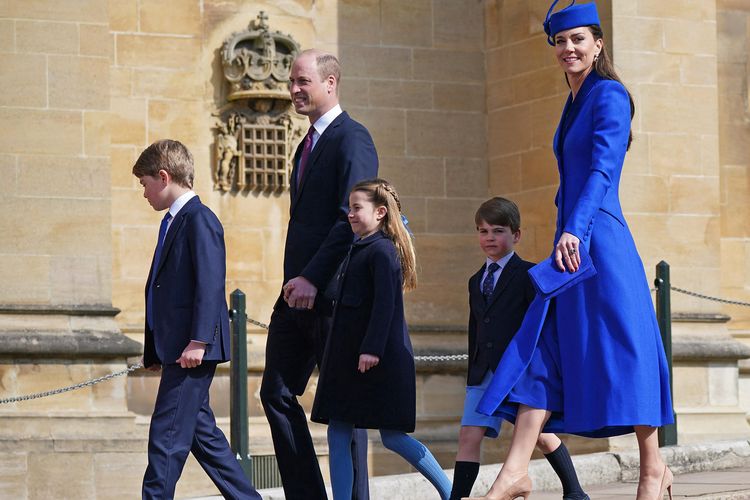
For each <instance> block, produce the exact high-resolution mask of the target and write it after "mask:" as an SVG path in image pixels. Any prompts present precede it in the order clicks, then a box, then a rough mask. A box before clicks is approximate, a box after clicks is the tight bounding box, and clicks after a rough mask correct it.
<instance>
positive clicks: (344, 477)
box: [328, 420, 451, 500]
mask: <svg viewBox="0 0 750 500" xmlns="http://www.w3.org/2000/svg"><path fill="white" fill-rule="evenodd" d="M353 431H354V425H352V424H350V423H347V422H341V421H339V420H331V421H330V422H329V423H328V454H329V456H328V461H329V464H330V470H331V487H332V488H333V499H334V500H349V499H350V498H351V497H352V484H353V482H354V469H353V465H352V453H351V443H352V432H353ZM380 438H381V439H382V441H383V446H385V447H386V448H388V449H389V450H391V451H393V452H396V453H398V454H399V455H401V456H402V457H403V458H404V460H406V461H407V462H409V463H410V464H411V465H412V466H413V467H414V468H415V469H417V470H418V471H419V472H420V473H421V474H422V475H423V476H424V477H426V478H427V480H428V481H429V482H430V483H432V485H433V486H434V487H435V488H436V489H437V490H438V493H440V498H441V499H442V500H448V498H449V497H450V494H451V482H450V480H449V479H448V476H446V475H445V472H443V469H442V468H441V467H440V465H439V464H438V463H437V460H435V457H433V456H432V453H430V450H428V449H427V447H425V445H423V444H422V443H420V442H419V441H417V440H416V439H414V438H412V437H410V436H408V435H407V434H406V433H404V432H401V431H389V430H385V429H381V430H380Z"/></svg>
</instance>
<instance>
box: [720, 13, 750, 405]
mask: <svg viewBox="0 0 750 500" xmlns="http://www.w3.org/2000/svg"><path fill="white" fill-rule="evenodd" d="M716 17H717V19H716V20H717V33H718V51H717V52H718V74H719V163H720V169H721V185H720V198H719V199H720V207H721V292H722V295H724V296H726V297H729V298H732V299H735V300H741V301H745V302H748V301H750V289H749V288H748V286H749V285H750V104H749V101H748V99H749V97H750V96H749V94H750V92H749V90H750V87H749V86H748V85H749V84H748V79H749V78H750V5H748V4H747V2H742V1H741V0H720V1H718V2H717V16H716ZM723 309H724V312H725V313H727V314H729V315H730V316H731V317H732V322H731V323H730V324H729V329H730V331H731V332H732V334H733V335H734V337H735V338H737V339H738V340H741V341H744V342H745V343H747V344H750V308H748V307H744V306H724V308H723ZM740 374H741V377H740V387H739V393H740V399H741V402H742V406H743V408H744V409H745V411H746V412H747V413H748V418H750V363H748V361H747V360H746V361H744V362H743V363H742V364H741V365H740Z"/></svg>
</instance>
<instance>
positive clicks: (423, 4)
mask: <svg viewBox="0 0 750 500" xmlns="http://www.w3.org/2000/svg"><path fill="white" fill-rule="evenodd" d="M432 18H433V2H432V0H413V1H410V2H403V1H401V0H381V2H380V19H381V25H380V31H381V34H380V38H381V40H388V43H389V44H393V45H406V46H410V47H420V46H422V47H424V46H427V47H429V46H431V45H432V25H433V23H432V22H431V21H432Z"/></svg>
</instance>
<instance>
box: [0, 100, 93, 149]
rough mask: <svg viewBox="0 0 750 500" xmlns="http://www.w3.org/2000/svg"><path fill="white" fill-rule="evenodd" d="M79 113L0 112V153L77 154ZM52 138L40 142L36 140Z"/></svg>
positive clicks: (79, 142) (32, 110) (16, 110)
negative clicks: (1, 131) (0, 131)
mask: <svg viewBox="0 0 750 500" xmlns="http://www.w3.org/2000/svg"><path fill="white" fill-rule="evenodd" d="M81 122H82V120H81V113H80V112H76V111H56V110H39V109H19V108H3V109H0V127H2V130H3V133H2V134H0V151H3V152H5V153H42V154H60V155H70V154H80V153H81V151H82V141H81V130H82V128H81V127H82V123H81ZM40 137H42V138H54V140H45V139H42V140H40V139H39V138H40Z"/></svg>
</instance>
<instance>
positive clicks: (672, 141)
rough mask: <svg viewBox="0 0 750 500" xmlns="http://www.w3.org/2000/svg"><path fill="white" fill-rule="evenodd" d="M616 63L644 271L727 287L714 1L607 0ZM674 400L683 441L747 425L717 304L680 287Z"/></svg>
mask: <svg viewBox="0 0 750 500" xmlns="http://www.w3.org/2000/svg"><path fill="white" fill-rule="evenodd" d="M611 9H612V35H613V36H612V43H613V47H614V51H613V57H614V61H615V66H616V67H617V69H618V71H619V73H620V76H621V77H622V79H623V81H624V82H625V84H626V85H627V86H628V88H629V90H630V91H631V93H632V94H633V98H634V99H635V103H636V115H635V118H634V120H633V135H634V142H633V147H632V149H631V152H630V154H629V155H628V157H627V159H626V162H625V171H624V175H623V182H622V188H621V198H622V200H623V208H624V210H625V215H626V217H627V219H628V222H629V224H630V226H631V228H632V230H633V233H634V237H635V240H636V242H637V244H638V247H639V250H640V252H641V257H642V258H643V260H644V264H645V266H646V271H647V274H648V275H649V276H653V269H654V266H655V265H656V263H658V262H659V261H660V260H666V261H667V262H669V264H670V266H671V279H672V285H673V286H676V287H680V288H683V289H689V290H692V291H696V292H700V293H703V294H708V295H713V296H718V295H721V294H722V269H723V267H724V266H723V264H724V263H723V262H722V257H723V254H722V239H721V236H722V228H723V227H724V225H725V220H724V217H725V213H724V212H722V211H721V201H722V197H721V196H720V189H719V188H720V179H721V176H722V175H723V173H722V171H721V169H720V163H719V116H720V107H719V96H720V87H719V84H718V76H717V59H718V57H719V55H720V54H721V53H722V52H729V53H732V52H733V51H732V50H731V49H730V50H728V51H721V50H719V49H718V46H717V23H716V18H717V10H716V0H701V1H697V2H683V1H662V2H652V1H646V0H638V1H634V2H611ZM672 309H673V313H674V315H673V339H674V353H675V367H674V384H673V385H674V396H675V398H674V399H675V401H674V404H675V410H676V411H677V414H678V432H679V439H680V440H681V441H682V442H685V441H690V440H698V439H705V438H707V437H709V436H710V437H711V438H720V437H725V438H726V437H734V436H742V435H747V432H748V431H750V427H748V425H747V423H746V421H745V418H744V412H743V411H742V410H741V408H740V407H739V391H738V360H739V359H742V358H744V357H746V356H747V354H748V353H747V350H746V349H745V348H743V346H741V345H738V344H737V342H736V341H734V340H732V338H731V337H730V336H729V334H728V330H727V320H728V319H729V318H728V317H727V316H725V315H722V314H721V313H722V312H723V308H722V307H721V305H719V304H717V303H716V302H711V301H707V300H703V299H698V298H695V297H690V296H687V295H683V294H679V293H676V292H674V291H673V292H672Z"/></svg>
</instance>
